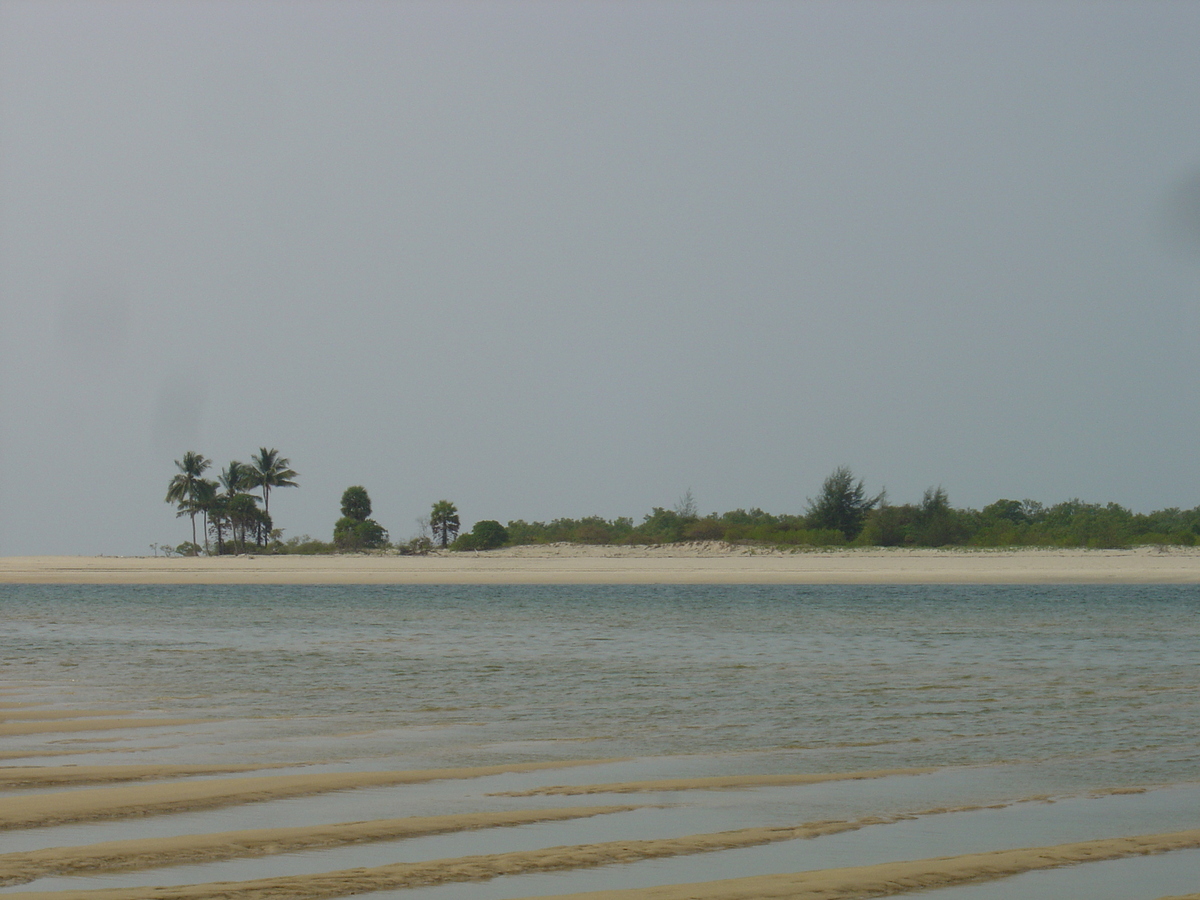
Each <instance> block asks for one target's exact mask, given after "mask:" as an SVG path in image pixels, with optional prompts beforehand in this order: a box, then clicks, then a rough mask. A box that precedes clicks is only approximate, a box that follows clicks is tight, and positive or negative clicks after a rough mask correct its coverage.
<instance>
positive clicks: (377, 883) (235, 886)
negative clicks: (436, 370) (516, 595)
mask: <svg viewBox="0 0 1200 900" xmlns="http://www.w3.org/2000/svg"><path fill="white" fill-rule="evenodd" d="M758 830H761V831H765V832H774V831H780V830H782V831H790V830H791V829H748V831H758ZM739 834H741V832H730V833H729V835H720V834H717V835H694V836H692V837H687V838H679V839H671V840H660V841H613V842H608V843H602V844H582V845H579V846H574V847H551V848H547V849H544V850H532V851H522V852H514V853H500V854H491V855H487V856H466V857H459V858H454V859H439V860H431V861H429V862H421V863H393V864H391V865H385V866H375V867H371V868H357V869H345V870H342V871H337V872H324V873H321V874H318V875H303V876H285V877H280V878H263V879H256V880H253V881H240V882H228V881H226V882H218V883H213V884H194V885H179V886H175V887H144V888H139V887H133V888H115V889H102V890H95V891H79V890H75V891H54V892H21V893H6V894H5V897H6V898H12V900H208V898H218V897H219V898H222V900H278V898H284V897H286V898H288V900H320V898H327V897H342V896H346V895H349V894H358V893H367V892H370V891H380V890H393V889H397V888H406V887H418V886H426V885H434V884H445V883H451V882H462V881H478V880H487V879H490V878H495V877H497V876H500V875H516V874H531V873H534V872H553V871H562V870H566V869H576V868H582V867H587V866H598V865H608V864H612V863H623V862H635V861H638V860H643V859H653V858H656V857H661V856H671V855H677V854H681V853H701V852H707V851H712V850H721V849H726V848H727V847H736V846H746V844H744V843H740V842H737V841H735V842H734V843H732V844H731V843H728V842H729V841H730V840H731V838H730V835H739ZM791 837H792V836H791V835H789V836H788V837H782V838H779V839H781V840H788V839H790V838H791ZM1197 847H1200V829H1193V830H1190V831H1181V832H1172V833H1168V834H1153V835H1138V836H1135V837H1124V838H1112V839H1106V840H1098V841H1084V842H1081V843H1075V844H1059V845H1056V846H1051V847H1031V848H1024V849H1019V850H996V851H991V852H987V853H972V854H966V855H963V856H951V857H941V858H936V859H923V860H914V861H908V862H898V863H884V864H881V865H875V866H857V867H853V868H845V869H819V870H814V871H808V872H796V873H790V874H786V875H761V876H754V877H750V878H737V879H731V880H725V881H712V882H702V883H698V884H682V885H667V886H663V887H651V888H634V889H629V890H618V891H596V892H589V893H586V894H561V895H557V896H556V897H555V898H542V900H771V898H787V900H855V898H866V897H877V896H881V895H890V894H900V893H906V892H909V891H917V890H925V889H929V888H937V887H948V886H950V885H956V884H966V883H969V882H979V881H990V880H993V879H997V878H1004V877H1007V876H1009V875H1017V874H1020V873H1022V872H1029V871H1033V870H1036V869H1048V868H1056V867H1058V866H1065V865H1072V864H1076V863H1082V862H1090V861H1098V860H1106V859H1119V858H1121V857H1125V856H1135V855H1149V854H1156V853H1167V852H1169V851H1172V850H1184V849H1193V848H1197Z"/></svg>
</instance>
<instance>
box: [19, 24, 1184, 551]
mask: <svg viewBox="0 0 1200 900" xmlns="http://www.w3.org/2000/svg"><path fill="white" fill-rule="evenodd" d="M1198 38H1200V4H1196V3H1193V2H1155V0H1148V2H1139V3H1137V4H1132V3H1127V2H1113V3H1105V2H1087V3H1077V2H1070V0H1054V2H1048V0H1047V2H1015V0H1006V2H994V3H988V2H975V3H969V4H968V3H961V2H958V0H947V2H915V0H895V2H859V0H833V2H820V0H809V2H803V3H799V2H787V3H772V2H756V0H736V2H704V0H697V2H686V3H685V2H637V0H629V2H615V0H611V2H570V3H562V2H559V0H547V2H487V0H471V2H455V0H437V2H430V3H418V2H403V0H401V2H362V0H336V2H335V0H329V2H311V0H310V2H304V0H287V2H267V0H261V2H259V0H255V2H247V0H226V2H221V0H205V2H188V0H182V2H173V3H160V2H104V0H98V2H94V3H93V2H89V3H81V2H74V0H72V2H58V0H0V555H5V556H14V555H33V554H86V555H96V554H105V555H148V554H150V553H151V552H152V549H151V545H152V544H170V545H174V544H176V543H179V542H181V541H184V540H189V539H190V526H189V524H188V522H187V520H186V519H177V518H176V516H175V509H174V507H173V506H171V505H170V504H167V503H165V502H164V500H163V498H164V496H165V494H166V489H167V485H168V483H169V481H170V479H171V477H172V475H173V474H174V473H175V471H176V468H175V462H174V461H175V460H178V459H181V458H182V456H183V454H184V453H185V452H187V451H189V450H195V451H198V452H200V453H203V454H204V455H205V456H206V457H209V458H211V459H212V460H213V462H214V467H213V470H212V474H216V473H217V472H218V471H219V469H220V468H222V467H224V466H225V465H227V464H228V462H229V461H230V460H234V459H237V460H241V461H247V460H248V459H249V458H250V456H251V454H253V453H255V452H256V451H257V450H258V449H259V448H261V447H267V448H277V449H278V450H279V451H280V452H281V453H282V454H283V455H284V456H286V457H287V458H289V459H290V460H291V463H292V466H293V468H295V469H296V470H297V471H298V472H299V478H298V482H299V485H300V486H299V487H298V488H296V489H287V490H280V491H278V492H275V493H273V494H272V498H271V512H272V515H273V517H274V520H275V524H276V525H277V526H278V527H281V528H282V529H283V530H284V536H285V538H286V537H290V536H297V535H303V534H309V535H312V536H315V537H319V538H323V539H329V537H330V535H331V533H332V528H333V523H334V521H335V520H336V519H337V517H338V515H339V512H338V506H339V499H340V497H341V494H342V491H343V490H344V489H345V488H346V487H348V486H350V485H363V486H364V487H366V488H367V490H368V492H369V493H370V496H371V499H372V501H373V505H374V513H373V515H374V518H376V519H377V520H378V521H379V522H380V523H381V524H382V525H383V526H384V527H385V528H387V529H389V531H390V532H391V535H392V538H393V539H407V538H409V537H411V536H413V535H415V534H417V533H418V519H419V518H420V517H421V516H424V515H428V512H429V507H430V505H431V504H432V503H433V502H434V501H437V500H441V499H449V500H451V501H452V502H454V503H455V504H456V505H457V506H458V509H459V511H460V514H461V516H462V521H463V525H464V528H469V527H470V525H471V524H472V523H473V522H474V521H477V520H479V519H498V520H500V521H502V522H507V521H509V520H512V519H525V520H529V521H533V520H543V521H548V520H550V519H554V518H559V517H572V518H575V517H581V516H587V515H600V516H603V517H605V518H612V517H615V516H629V517H632V518H633V519H634V520H635V521H640V520H641V517H642V516H644V515H645V514H646V513H648V512H649V511H650V509H651V508H652V507H655V506H662V507H667V508H671V507H674V506H676V505H677V504H678V503H679V502H680V499H681V498H682V497H683V495H684V494H685V493H686V492H687V491H688V490H689V489H690V490H691V491H692V494H693V496H694V498H695V501H696V504H697V506H698V507H699V510H700V511H701V512H702V513H707V512H711V511H726V510H731V509H736V508H751V507H761V508H763V509H765V510H768V511H770V512H775V513H796V512H802V511H803V510H804V508H805V507H806V505H807V502H808V498H809V497H813V496H815V495H816V494H817V492H818V490H819V489H820V485H821V482H822V480H823V479H824V478H825V476H827V475H828V474H829V473H830V472H831V471H832V470H833V469H834V468H836V467H838V466H841V465H846V466H849V467H850V468H851V469H853V471H854V472H855V473H856V474H857V475H859V476H861V477H862V478H863V479H864V480H865V483H866V487H867V489H868V490H870V491H872V492H876V491H879V490H882V489H886V490H887V494H888V497H889V499H890V501H891V502H893V503H905V502H914V501H918V500H919V499H920V497H921V494H922V492H923V491H924V490H925V489H926V488H928V487H930V486H934V485H941V486H942V487H944V488H945V489H946V490H947V491H948V493H949V497H950V501H951V503H952V504H953V505H955V506H959V507H976V508H979V507H982V506H984V505H986V504H988V503H991V502H993V501H995V500H997V499H1000V498H1010V499H1024V498H1032V499H1035V500H1039V501H1041V502H1043V503H1047V504H1049V503H1056V502H1060V501H1062V500H1067V499H1071V498H1080V499H1083V500H1086V501H1090V502H1103V503H1107V502H1110V501H1111V502H1117V503H1121V504H1122V505H1125V506H1128V507H1130V508H1132V509H1134V510H1136V511H1143V512H1145V511H1150V510H1152V509H1161V508H1164V507H1169V506H1179V507H1183V508H1191V507H1194V506H1197V505H1200V463H1198V462H1197V455H1198V450H1200V416H1197V400H1198V392H1197V374H1198V371H1200V369H1198V366H1197V363H1198V362H1200V360H1198V355H1200V354H1198V350H1197V338H1198V337H1200V302H1198V301H1200V115H1197V111H1198V110H1200V54H1198V53H1197V52H1196V45H1197V39H1198Z"/></svg>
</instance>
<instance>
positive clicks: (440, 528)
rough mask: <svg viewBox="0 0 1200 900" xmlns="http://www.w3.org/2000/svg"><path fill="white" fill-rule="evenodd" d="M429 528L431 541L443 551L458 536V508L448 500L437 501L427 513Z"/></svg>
mask: <svg viewBox="0 0 1200 900" xmlns="http://www.w3.org/2000/svg"><path fill="white" fill-rule="evenodd" d="M429 528H430V530H431V531H432V532H433V539H434V540H435V541H437V542H438V543H440V544H441V545H442V549H443V550H445V549H446V548H447V547H449V546H450V542H451V541H453V540H454V539H455V538H456V537H457V536H458V508H457V507H456V506H455V505H454V504H453V503H451V502H450V501H449V500H439V501H438V502H437V503H435V504H433V509H432V510H431V511H430V513H429Z"/></svg>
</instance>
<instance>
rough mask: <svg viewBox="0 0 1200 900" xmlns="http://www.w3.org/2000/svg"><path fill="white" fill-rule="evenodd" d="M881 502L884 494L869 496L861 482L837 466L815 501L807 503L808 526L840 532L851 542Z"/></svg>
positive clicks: (847, 469)
mask: <svg viewBox="0 0 1200 900" xmlns="http://www.w3.org/2000/svg"><path fill="white" fill-rule="evenodd" d="M882 499H883V494H879V495H877V496H874V497H868V496H867V492H866V490H865V488H864V487H863V482H862V479H861V478H860V479H858V481H857V482H856V481H855V480H854V473H853V472H851V471H850V469H849V468H848V467H847V466H838V467H837V468H836V469H834V470H833V473H832V474H830V476H829V477H828V478H826V479H825V481H824V483H823V484H822V485H821V493H820V494H818V495H817V499H816V500H813V499H812V498H811V497H810V498H809V501H808V510H807V517H808V527H809V528H813V529H829V530H831V531H840V532H841V533H842V534H843V535H845V537H846V540H848V541H852V540H854V539H855V538H856V537H858V533H859V532H860V531H862V528H863V523H864V522H866V519H867V513H869V512H870V511H871V510H872V509H874V508H875V505H876V504H877V503H879V501H880V500H882Z"/></svg>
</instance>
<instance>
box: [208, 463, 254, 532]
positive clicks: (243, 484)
mask: <svg viewBox="0 0 1200 900" xmlns="http://www.w3.org/2000/svg"><path fill="white" fill-rule="evenodd" d="M251 479H252V476H251V469H250V467H249V466H248V465H246V464H245V463H244V462H238V461H237V460H236V459H235V460H233V461H232V462H230V463H229V465H227V466H226V467H225V468H224V469H222V470H221V478H220V482H221V487H223V488H225V493H224V494H222V495H221V503H220V510H221V512H222V514H223V518H224V520H225V522H226V523H227V524H228V525H229V529H230V532H231V534H230V536H231V537H232V539H233V544H234V548H235V549H236V548H237V544H238V540H237V537H238V528H237V526H238V524H239V521H237V519H238V518H239V517H238V513H239V511H240V509H243V508H244V507H239V506H237V505H235V500H236V498H238V497H241V496H244V495H245V492H246V490H247V489H248V488H250V487H253V482H252V480H251ZM243 502H244V501H243ZM217 542H218V543H221V533H220V528H219V527H218V530H217Z"/></svg>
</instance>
